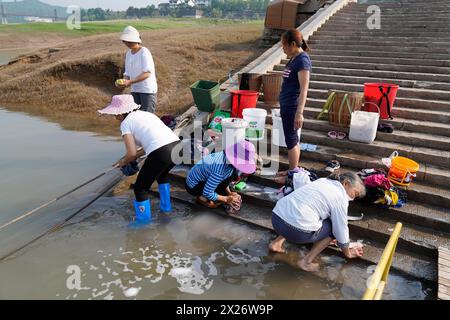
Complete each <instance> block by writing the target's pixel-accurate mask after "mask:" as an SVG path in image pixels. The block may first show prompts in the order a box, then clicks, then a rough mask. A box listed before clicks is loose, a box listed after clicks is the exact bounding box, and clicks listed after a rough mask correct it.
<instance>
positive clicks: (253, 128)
mask: <svg viewBox="0 0 450 320" xmlns="http://www.w3.org/2000/svg"><path fill="white" fill-rule="evenodd" d="M242 116H243V117H244V120H245V121H247V122H248V127H247V130H246V132H245V136H246V137H247V139H248V140H253V141H258V140H262V139H264V131H265V127H266V117H267V111H266V110H264V109H258V108H247V109H244V111H242Z"/></svg>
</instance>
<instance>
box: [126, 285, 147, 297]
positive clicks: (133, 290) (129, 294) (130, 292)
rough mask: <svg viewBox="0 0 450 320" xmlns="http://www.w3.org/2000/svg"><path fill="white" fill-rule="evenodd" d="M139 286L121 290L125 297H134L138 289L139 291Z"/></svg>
mask: <svg viewBox="0 0 450 320" xmlns="http://www.w3.org/2000/svg"><path fill="white" fill-rule="evenodd" d="M141 289H142V288H141V287H139V288H128V289H127V290H125V291H124V292H123V295H124V296H125V297H127V298H131V297H136V296H137V295H138V293H139V291H141Z"/></svg>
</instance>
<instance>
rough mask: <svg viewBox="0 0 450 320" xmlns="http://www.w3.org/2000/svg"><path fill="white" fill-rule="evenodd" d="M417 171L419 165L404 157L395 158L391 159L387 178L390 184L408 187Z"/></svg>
mask: <svg viewBox="0 0 450 320" xmlns="http://www.w3.org/2000/svg"><path fill="white" fill-rule="evenodd" d="M418 171H419V164H418V163H417V162H415V161H413V160H411V159H408V158H405V157H395V158H394V159H392V163H391V168H390V169H389V173H388V178H389V180H390V181H391V182H392V183H395V184H398V185H401V186H409V184H410V183H411V182H412V180H413V178H414V177H415V174H416V173H417V172H418Z"/></svg>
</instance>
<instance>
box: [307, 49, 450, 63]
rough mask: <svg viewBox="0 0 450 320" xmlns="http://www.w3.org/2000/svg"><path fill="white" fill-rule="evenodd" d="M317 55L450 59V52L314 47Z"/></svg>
mask: <svg viewBox="0 0 450 320" xmlns="http://www.w3.org/2000/svg"><path fill="white" fill-rule="evenodd" d="M313 53H314V54H317V55H334V56H356V57H384V58H406V59H439V60H450V54H441V53H428V54H426V53H414V52H392V51H383V50H382V49H378V50H375V51H370V50H369V51H359V50H358V51H355V50H334V49H332V50H324V49H314V52H313Z"/></svg>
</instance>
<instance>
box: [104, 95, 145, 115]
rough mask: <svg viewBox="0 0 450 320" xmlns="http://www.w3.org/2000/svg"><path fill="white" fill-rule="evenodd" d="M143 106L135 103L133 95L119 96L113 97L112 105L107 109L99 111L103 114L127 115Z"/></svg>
mask: <svg viewBox="0 0 450 320" xmlns="http://www.w3.org/2000/svg"><path fill="white" fill-rule="evenodd" d="M140 107H141V106H140V105H139V104H136V103H135V102H134V99H133V96H132V95H131V94H119V95H115V96H113V97H112V101H111V104H110V105H109V106H107V107H106V108H103V109H101V110H97V111H98V112H99V113H101V114H111V115H114V116H116V115H118V114H125V113H129V112H131V111H134V110H137V109H139V108H140Z"/></svg>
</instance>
